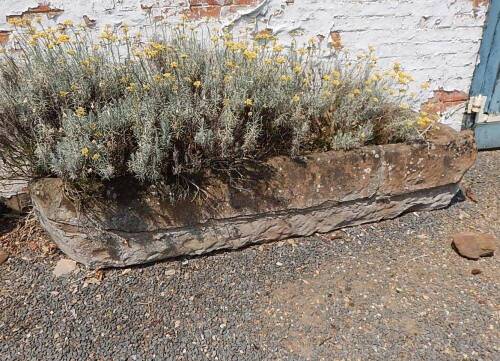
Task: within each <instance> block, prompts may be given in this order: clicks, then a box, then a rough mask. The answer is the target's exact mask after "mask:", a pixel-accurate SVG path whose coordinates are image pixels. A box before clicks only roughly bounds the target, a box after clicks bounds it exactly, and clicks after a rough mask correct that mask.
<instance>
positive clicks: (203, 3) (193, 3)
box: [189, 0, 233, 7]
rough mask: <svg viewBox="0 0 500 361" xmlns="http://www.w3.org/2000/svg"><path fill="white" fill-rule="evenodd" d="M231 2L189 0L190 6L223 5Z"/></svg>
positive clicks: (226, 0) (223, 0) (229, 0)
mask: <svg viewBox="0 0 500 361" xmlns="http://www.w3.org/2000/svg"><path fill="white" fill-rule="evenodd" d="M232 3H233V1H232V0H191V1H190V3H189V4H190V5H191V7H196V6H217V5H219V6H224V5H231V4H232Z"/></svg>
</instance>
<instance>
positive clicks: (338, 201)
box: [31, 127, 476, 267]
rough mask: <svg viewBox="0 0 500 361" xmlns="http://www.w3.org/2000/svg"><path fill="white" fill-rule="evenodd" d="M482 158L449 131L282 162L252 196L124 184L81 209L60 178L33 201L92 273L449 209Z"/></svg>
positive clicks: (250, 189)
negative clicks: (142, 189) (177, 197)
mask: <svg viewBox="0 0 500 361" xmlns="http://www.w3.org/2000/svg"><path fill="white" fill-rule="evenodd" d="M475 157H476V149H475V145H474V139H473V136H472V134H471V133H470V132H461V133H457V132H454V131H453V130H451V129H449V128H446V127H441V129H440V130H439V131H436V132H435V133H434V134H433V135H432V137H431V140H430V142H429V143H421V144H391V145H384V146H369V147H364V148H361V149H357V150H352V151H348V152H341V151H338V152H333V151H332V152H324V153H316V154H309V155H307V156H305V157H304V159H303V160H301V161H295V160H291V159H289V158H286V157H275V158H272V159H270V160H269V161H268V162H267V163H266V166H265V167H263V169H261V168H259V169H255V170H254V171H253V172H254V174H251V176H250V178H251V179H255V180H256V181H255V182H253V183H251V184H246V185H245V190H241V189H238V190H236V189H234V188H230V187H228V185H227V184H226V183H224V182H222V181H220V180H218V179H217V178H216V177H210V178H208V179H209V181H207V182H206V183H205V184H204V196H203V197H199V198H197V199H196V200H194V201H183V202H179V203H177V204H175V205H174V204H170V203H168V202H166V201H162V200H160V199H159V197H157V196H155V195H153V194H152V193H149V194H138V193H136V192H134V187H133V186H132V185H130V184H126V183H124V182H122V183H120V184H116V185H115V186H114V187H111V186H110V188H109V189H108V191H107V194H109V199H107V200H104V201H102V202H100V203H99V204H97V203H96V204H93V205H89V204H87V205H85V207H82V208H81V209H79V208H80V207H76V206H75V204H74V203H73V202H72V201H70V200H69V199H68V198H67V197H66V196H65V194H64V192H63V187H62V182H61V181H60V180H59V179H41V180H38V181H36V182H34V183H32V184H31V195H32V199H33V203H34V205H35V208H36V209H37V211H38V214H39V218H40V221H41V223H42V225H43V226H44V228H45V229H46V230H47V232H48V233H49V234H50V235H51V237H52V238H53V239H54V241H55V242H56V243H57V244H58V246H59V247H60V248H61V249H62V250H63V251H64V252H65V253H67V254H68V255H69V256H70V257H72V258H73V259H75V260H77V261H79V262H81V263H84V264H86V265H87V266H90V267H107V266H126V265H132V264H137V263H144V262H152V261H156V260H160V259H164V258H169V257H175V256H179V255H196V254H202V253H206V252H210V251H214V250H217V249H223V248H238V247H242V246H244V245H247V244H251V243H257V242H265V241H273V240H279V239H285V238H289V237H294V236H307V235H311V234H313V233H315V232H330V231H332V230H335V229H338V228H342V227H345V226H349V225H356V224H361V223H366V222H374V221H379V220H382V219H387V218H393V217H396V216H398V215H400V214H402V213H404V212H407V211H416V210H427V209H437V208H443V207H446V206H448V205H449V204H450V202H451V200H452V198H453V197H454V196H455V195H456V193H457V192H458V190H459V188H458V182H459V181H460V179H461V178H462V176H463V174H464V173H465V171H466V170H467V169H468V168H469V167H470V166H472V164H473V163H474V161H475ZM249 172H250V173H252V171H251V170H250V171H249Z"/></svg>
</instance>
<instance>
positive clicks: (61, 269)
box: [52, 258, 76, 277]
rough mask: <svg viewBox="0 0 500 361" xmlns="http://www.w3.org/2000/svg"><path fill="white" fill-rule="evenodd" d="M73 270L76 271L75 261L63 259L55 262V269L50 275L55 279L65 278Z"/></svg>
mask: <svg viewBox="0 0 500 361" xmlns="http://www.w3.org/2000/svg"><path fill="white" fill-rule="evenodd" d="M75 269H76V262H75V261H73V260H71V259H67V258H63V259H60V260H59V261H58V262H57V264H56V267H55V268H54V270H53V271H52V273H53V274H54V276H56V277H61V276H65V275H68V274H70V273H71V272H73V271H74V270H75Z"/></svg>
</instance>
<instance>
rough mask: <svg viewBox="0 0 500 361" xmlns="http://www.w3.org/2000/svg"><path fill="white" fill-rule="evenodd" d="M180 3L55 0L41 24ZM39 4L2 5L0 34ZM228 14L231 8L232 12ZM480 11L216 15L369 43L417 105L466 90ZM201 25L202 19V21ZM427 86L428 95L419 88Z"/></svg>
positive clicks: (181, 5) (413, 8)
mask: <svg viewBox="0 0 500 361" xmlns="http://www.w3.org/2000/svg"><path fill="white" fill-rule="evenodd" d="M189 3H190V2H189V1H187V0H142V1H141V0H57V1H50V4H49V5H50V6H51V7H52V8H59V9H63V10H64V12H63V13H62V14H60V15H59V16H57V17H55V18H53V19H47V20H46V22H47V23H48V24H52V25H55V24H57V23H58V22H62V21H63V20H66V19H71V20H73V21H74V22H75V23H80V22H82V19H83V15H86V16H88V17H89V18H90V19H94V20H96V29H98V28H101V27H103V26H104V25H107V24H109V25H113V26H119V25H120V24H123V23H126V24H127V25H129V26H130V27H131V28H137V29H140V28H145V27H149V26H151V25H153V24H154V21H155V20H154V19H155V18H158V17H160V16H161V17H163V18H164V19H165V20H166V21H167V22H170V21H172V22H175V21H177V20H178V18H179V16H180V14H182V12H183V11H186V10H187V9H189ZM38 5H39V2H38V1H35V0H2V6H1V8H0V30H6V29H8V28H9V25H8V24H7V23H6V16H7V15H15V14H21V13H22V12H23V11H26V10H28V8H30V7H31V8H34V7H36V6H38ZM233 10H234V9H233ZM485 13H486V7H485V6H481V7H479V8H476V9H475V8H474V6H473V1H472V0H294V1H291V0H261V1H260V2H258V3H257V5H255V6H253V7H247V8H243V7H242V8H239V10H238V11H230V10H229V8H228V7H226V8H224V10H223V11H222V12H221V15H222V17H221V19H217V20H216V21H215V20H211V21H212V22H214V23H216V24H218V26H232V27H234V29H235V30H236V31H239V30H242V29H245V28H247V27H249V26H250V27H252V29H254V28H257V29H264V28H270V29H272V30H273V32H274V33H276V34H278V36H279V37H280V39H281V40H282V41H283V42H289V41H290V40H291V35H290V33H291V32H293V31H299V32H300V33H301V35H300V36H298V37H297V39H298V40H299V42H306V41H307V39H309V38H310V37H313V36H317V35H323V36H325V38H327V39H328V37H329V34H330V32H331V31H336V32H339V33H340V36H341V38H342V44H343V45H344V46H345V48H347V49H350V50H352V51H353V52H357V51H360V50H366V49H367V48H368V46H369V45H373V46H374V47H375V48H376V52H377V55H378V56H379V57H380V65H381V66H382V67H388V66H390V65H391V64H392V63H393V62H395V61H398V62H400V63H402V64H403V66H404V67H405V69H407V70H408V71H410V72H411V73H412V75H413V76H414V77H415V79H416V83H415V85H414V89H412V90H413V91H415V92H417V93H418V96H419V99H420V100H421V102H424V101H425V100H426V99H428V98H429V97H431V96H432V90H435V89H438V88H443V89H444V90H462V91H465V92H468V89H469V86H470V83H471V78H472V74H473V71H474V67H475V64H476V61H477V54H478V50H479V45H480V40H481V36H482V26H483V24H484V21H485ZM203 21H204V20H203ZM426 81H428V82H429V83H430V87H429V89H428V90H423V89H421V88H420V86H419V84H421V83H423V82H426Z"/></svg>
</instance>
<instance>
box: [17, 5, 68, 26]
mask: <svg viewBox="0 0 500 361" xmlns="http://www.w3.org/2000/svg"><path fill="white" fill-rule="evenodd" d="M63 12H64V10H62V9H58V8H53V7H51V6H50V3H47V2H43V3H39V4H38V6H36V7H34V8H28V10H26V11H23V12H22V13H21V14H20V15H7V21H9V20H10V19H19V18H22V19H24V18H32V17H34V16H36V15H41V14H43V15H46V16H47V17H48V18H53V17H55V16H57V15H60V14H61V13H63Z"/></svg>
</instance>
